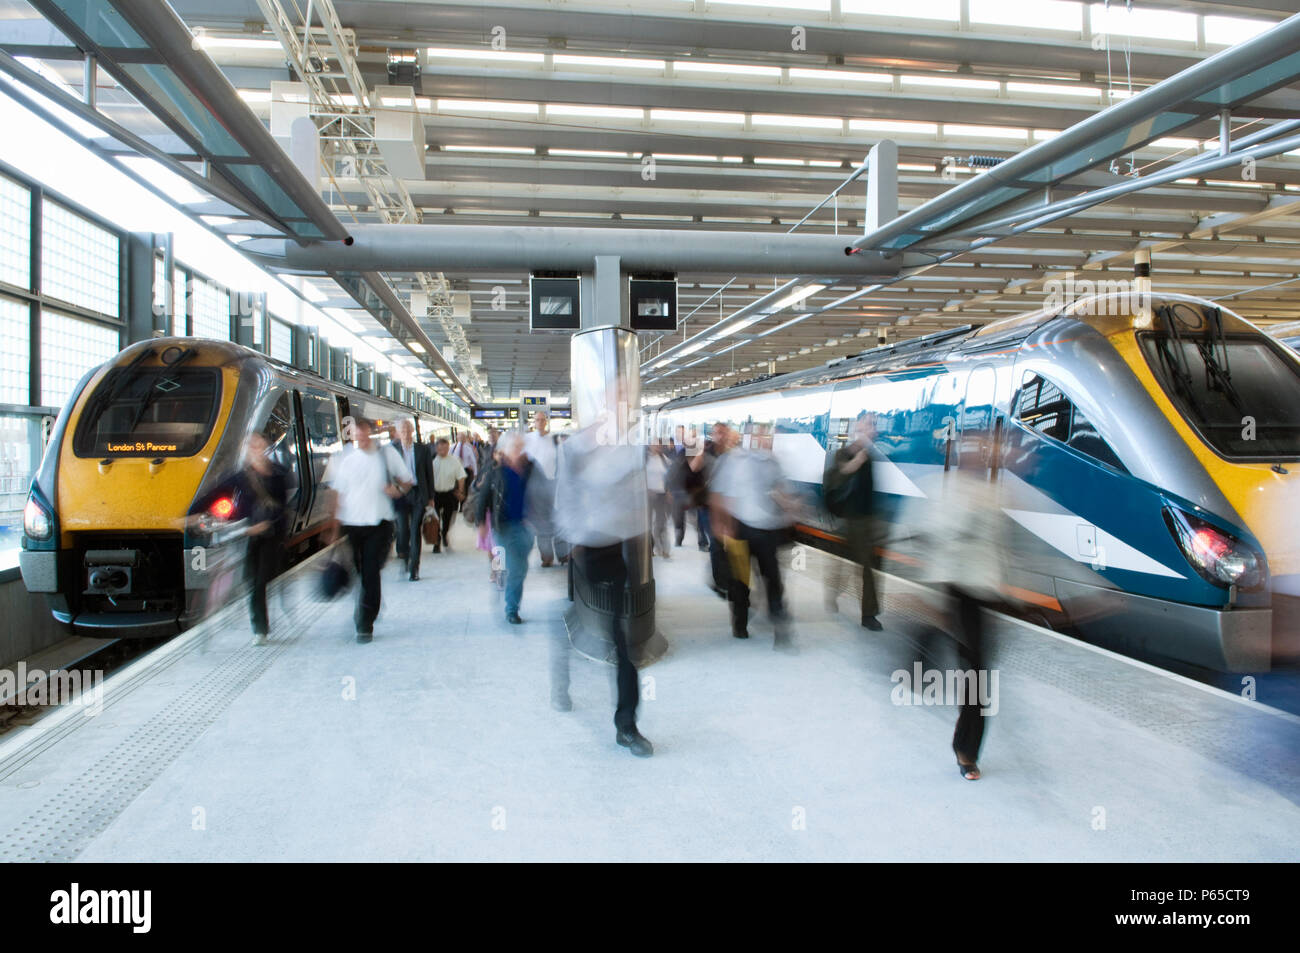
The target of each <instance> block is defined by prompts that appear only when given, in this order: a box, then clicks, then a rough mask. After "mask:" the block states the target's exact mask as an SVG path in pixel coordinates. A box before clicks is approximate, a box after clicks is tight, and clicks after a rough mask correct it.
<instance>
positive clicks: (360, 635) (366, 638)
mask: <svg viewBox="0 0 1300 953" xmlns="http://www.w3.org/2000/svg"><path fill="white" fill-rule="evenodd" d="M374 639H375V635H374V633H373V632H371V631H370V630H369V629H367V630H366V631H364V632H357V641H358V642H373V641H374Z"/></svg>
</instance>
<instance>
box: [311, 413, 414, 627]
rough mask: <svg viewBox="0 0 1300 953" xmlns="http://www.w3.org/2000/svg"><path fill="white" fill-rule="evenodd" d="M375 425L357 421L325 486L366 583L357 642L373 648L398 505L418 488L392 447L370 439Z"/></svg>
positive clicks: (358, 613) (359, 605)
mask: <svg viewBox="0 0 1300 953" xmlns="http://www.w3.org/2000/svg"><path fill="white" fill-rule="evenodd" d="M373 428H374V424H373V423H372V422H371V421H370V420H367V419H366V418H364V417H357V418H355V419H354V421H353V423H352V425H351V428H350V430H351V436H352V442H351V443H350V444H348V445H347V446H345V447H344V448H343V449H342V450H341V451H340V452H339V453H336V454H335V455H334V457H333V459H331V460H330V462H329V465H328V466H327V467H326V468H325V477H324V482H325V483H326V484H327V485H328V486H329V487H330V489H331V490H332V491H333V493H332V500H331V508H332V510H333V515H334V519H335V528H334V530H333V532H332V534H331V535H332V538H335V539H336V538H337V536H338V532H339V530H338V527H340V526H341V527H342V532H343V533H344V535H346V536H347V539H348V543H349V544H350V545H351V547H352V560H353V565H354V567H355V568H356V572H357V575H358V576H359V577H360V579H361V588H360V593H359V594H358V597H357V609H356V614H355V617H354V619H355V622H356V629H357V641H358V642H369V641H371V639H372V638H373V636H374V631H375V628H374V626H375V618H376V617H377V616H378V615H379V605H380V598H381V592H380V570H382V569H383V566H384V561H385V560H386V559H387V557H388V547H389V546H390V545H391V544H392V539H393V524H394V522H395V520H396V516H397V513H396V510H395V509H394V507H393V501H394V500H395V499H397V498H398V497H400V496H402V495H403V494H405V493H406V491H407V490H409V489H410V488H411V487H412V485H414V483H415V475H414V474H413V473H411V471H410V470H409V469H408V468H407V466H406V463H405V462H404V461H403V460H402V457H401V454H399V453H398V452H397V451H396V450H395V449H394V448H393V447H392V445H388V446H385V447H380V445H379V443H378V442H377V441H376V440H375V439H374V437H373V436H372V435H371V434H372V431H373Z"/></svg>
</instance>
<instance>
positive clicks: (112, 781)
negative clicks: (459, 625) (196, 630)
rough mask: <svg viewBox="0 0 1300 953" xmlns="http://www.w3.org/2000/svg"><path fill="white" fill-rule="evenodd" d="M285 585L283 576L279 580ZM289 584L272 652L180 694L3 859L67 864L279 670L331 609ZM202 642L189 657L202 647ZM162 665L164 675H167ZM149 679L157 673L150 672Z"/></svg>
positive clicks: (27, 825)
mask: <svg viewBox="0 0 1300 953" xmlns="http://www.w3.org/2000/svg"><path fill="white" fill-rule="evenodd" d="M281 578H282V579H284V577H281ZM291 582H292V580H291V579H288V580H285V581H284V585H285V586H289V587H290V592H293V591H294V588H296V589H297V591H296V592H295V593H294V595H295V597H296V604H295V605H294V606H293V607H292V608H291V609H290V610H289V612H288V614H287V616H286V617H285V618H284V620H283V622H282V623H281V624H279V625H278V626H277V635H276V637H274V638H273V640H272V641H271V643H270V644H269V645H266V646H253V645H247V646H245V647H243V648H241V649H239V650H237V651H236V652H234V653H233V654H232V655H231V656H230V657H229V658H227V659H226V660H225V661H224V662H222V663H221V664H220V665H218V666H217V667H216V669H215V670H213V671H212V672H211V673H210V674H208V675H206V676H204V677H203V678H202V679H201V680H200V681H199V682H198V683H196V684H195V685H193V686H191V687H190V688H189V689H187V690H185V691H184V692H182V693H181V694H180V695H179V696H177V697H176V698H175V699H173V700H172V702H171V703H170V704H168V705H167V707H165V708H164V709H162V710H161V711H159V712H157V713H156V714H154V715H153V716H152V717H151V718H150V719H149V720H148V721H147V722H146V723H144V724H143V725H141V726H140V727H139V728H137V729H135V730H134V731H133V732H131V734H130V735H129V736H128V737H127V738H126V739H125V740H123V741H122V742H121V743H119V744H118V745H116V746H115V747H114V748H112V749H111V750H110V751H108V752H106V753H105V754H104V755H103V756H101V757H100V758H99V760H98V761H96V762H95V763H94V764H93V765H91V766H90V767H89V768H87V769H86V770H85V771H84V772H82V774H81V775H80V776H79V777H77V778H76V780H74V781H72V782H71V783H69V784H67V785H65V786H64V787H63V789H62V790H61V791H60V792H59V793H58V794H56V795H55V796H54V797H53V798H51V799H50V801H49V802H47V803H46V804H45V805H44V806H43V807H41V808H40V809H39V810H37V811H36V812H34V813H33V814H32V815H30V816H29V817H27V818H26V819H25V820H24V821H23V822H22V823H21V824H20V825H18V826H17V827H16V828H14V829H13V830H10V831H8V832H6V833H4V834H3V835H0V861H4V862H13V861H22V862H29V863H30V862H49V861H69V860H73V859H75V858H76V857H77V855H78V854H80V853H81V851H82V850H84V849H85V847H86V846H87V844H89V843H90V841H91V840H92V839H93V838H94V837H96V836H97V835H98V834H100V833H101V832H102V831H104V830H105V829H106V828H107V827H108V826H109V825H110V824H111V823H112V822H113V821H114V820H115V819H116V818H117V817H118V815H120V814H121V813H122V812H123V811H124V810H125V809H126V808H127V806H128V805H130V803H131V802H132V801H134V800H135V799H136V798H137V797H138V796H139V795H140V794H141V792H143V791H144V790H145V789H146V788H148V787H149V785H150V784H152V783H153V782H154V781H155V780H156V779H157V778H158V777H159V776H160V775H161V774H162V772H163V771H164V770H165V769H166V768H167V766H168V765H169V764H171V763H172V762H173V761H175V760H176V758H177V757H179V756H180V755H181V753H182V752H184V751H185V749H186V748H188V747H189V746H190V745H191V744H192V743H193V742H194V740H195V739H196V738H197V737H198V736H199V735H200V734H201V733H202V732H203V731H204V730H205V729H206V728H207V727H208V726H209V725H211V724H212V723H213V722H214V721H216V719H217V718H218V717H219V716H220V715H221V713H222V712H224V711H225V710H226V708H227V707H229V705H230V704H231V703H232V702H233V701H234V700H235V699H236V698H237V697H238V696H239V695H240V694H241V693H242V692H243V691H244V690H245V689H246V688H248V686H249V685H251V684H252V683H253V682H254V681H256V680H257V678H258V677H260V676H261V675H262V673H263V672H265V671H266V670H267V669H268V668H270V667H271V665H272V664H274V662H275V660H276V659H277V658H279V657H280V655H281V654H283V653H284V652H285V651H286V650H287V649H288V648H289V646H291V645H293V644H294V643H295V642H296V641H297V640H298V637H299V636H300V635H301V634H302V633H303V632H306V631H308V630H309V629H310V627H311V625H312V623H313V622H315V620H316V619H317V618H319V617H320V616H321V615H322V614H324V612H325V611H326V609H327V608H328V607H329V604H328V603H323V602H318V601H316V600H315V599H313V598H312V597H311V596H310V595H309V591H310V587H309V586H301V587H291V586H290V583H291ZM240 609H242V603H241V604H240V605H239V606H232V607H227V610H223V611H222V612H221V613H219V614H218V615H217V616H215V617H214V618H212V619H210V620H208V621H207V622H206V623H204V625H205V626H212V627H217V630H219V629H220V627H223V626H224V625H226V624H229V623H231V622H233V621H234V619H235V618H236V617H237V616H238V614H239V610H240ZM204 638H205V637H204V636H200V638H198V639H196V640H195V641H194V643H193V645H192V646H191V647H190V648H189V649H188V651H191V652H192V651H194V649H195V648H196V647H201V646H202V644H203V640H204ZM172 661H174V659H173V660H169V661H168V665H164V666H161V667H160V668H159V669H158V671H162V670H165V668H167V667H169V665H170V663H171V662H172ZM149 674H150V676H152V675H154V674H157V671H154V672H151V673H149Z"/></svg>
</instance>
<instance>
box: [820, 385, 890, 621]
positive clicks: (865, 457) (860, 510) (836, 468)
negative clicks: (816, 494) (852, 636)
mask: <svg viewBox="0 0 1300 953" xmlns="http://www.w3.org/2000/svg"><path fill="white" fill-rule="evenodd" d="M875 435H876V433H875V426H874V422H873V421H872V419H871V417H870V415H868V414H867V412H866V411H865V410H864V411H863V412H862V413H860V414H859V415H858V417H857V419H856V420H855V421H854V422H853V433H852V439H851V440H850V441H849V442H848V443H847V444H845V445H844V446H843V447H841V448H840V449H838V450H836V451H835V453H834V455H833V456H832V457H831V461H830V464H829V465H828V466H827V467H826V472H825V474H824V475H823V477H822V498H823V501H824V502H825V504H826V509H827V510H829V511H830V513H831V514H832V515H834V516H838V517H840V519H842V520H843V521H844V538H845V541H846V542H847V544H848V549H849V554H850V556H851V557H852V559H853V561H854V562H855V563H857V564H858V565H859V566H861V567H862V627H863V628H864V629H870V630H871V631H873V632H879V631H880V630H881V629H882V628H883V626H882V625H881V624H880V619H879V618H878V616H879V615H880V598H879V596H878V594H877V592H876V575H875V571H876V570H877V569H878V568H880V556H879V554H878V553H877V551H876V547H877V545H878V543H879V541H880V539H879V537H880V532H879V522H878V520H877V519H876V513H875V484H874V480H873V475H872V471H873V464H872V456H873V454H874V452H875V451H874V444H873V441H874V439H875ZM839 588H840V564H839V563H838V562H835V563H834V567H833V569H832V570H831V572H829V573H828V574H827V576H826V608H827V609H829V610H831V611H832V612H834V611H835V610H836V605H835V601H836V598H837V596H838V595H839Z"/></svg>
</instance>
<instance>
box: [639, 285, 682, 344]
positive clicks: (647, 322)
mask: <svg viewBox="0 0 1300 953" xmlns="http://www.w3.org/2000/svg"><path fill="white" fill-rule="evenodd" d="M627 299H628V309H629V311H630V314H629V318H630V320H631V325H632V330H633V331H673V330H676V328H677V279H675V278H631V279H629V280H628V295H627Z"/></svg>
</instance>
